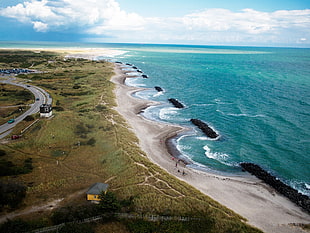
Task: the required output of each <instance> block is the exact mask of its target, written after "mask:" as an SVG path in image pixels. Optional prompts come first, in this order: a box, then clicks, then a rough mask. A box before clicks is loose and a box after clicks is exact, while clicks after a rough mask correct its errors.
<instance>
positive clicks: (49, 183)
mask: <svg viewBox="0 0 310 233" xmlns="http://www.w3.org/2000/svg"><path fill="white" fill-rule="evenodd" d="M0 66H1V67H4V68H20V67H26V68H28V67H30V66H31V67H32V69H37V70H40V71H43V72H42V73H40V74H28V75H21V77H22V78H27V79H29V80H32V84H33V85H37V86H41V87H43V88H45V89H46V90H47V91H48V92H49V93H50V94H51V96H52V97H53V105H54V106H55V107H54V108H53V114H54V118H52V119H50V120H43V119H40V120H39V121H38V122H37V123H36V124H34V125H33V126H32V127H31V128H30V129H28V130H27V131H26V132H25V134H24V135H23V137H22V138H21V139H19V140H16V141H11V142H10V143H7V144H0V151H4V152H1V153H2V154H3V155H2V156H1V159H2V158H3V159H5V160H6V161H11V162H12V163H13V164H20V165H23V164H24V161H26V159H29V158H32V160H31V166H32V167H33V169H32V171H31V172H30V173H27V174H20V175H18V176H17V177H15V178H13V177H11V176H5V177H2V178H1V179H2V180H6V181H9V182H11V181H13V180H14V181H18V182H20V183H22V184H24V185H25V186H27V190H26V197H25V199H24V201H23V205H24V206H33V205H42V204H44V203H46V202H48V201H50V200H55V199H60V198H65V202H64V204H63V203H62V205H66V206H76V208H79V207H78V206H82V207H81V208H82V209H83V211H79V212H86V213H87V208H88V207H85V205H83V203H85V191H84V192H83V190H86V189H87V188H88V187H90V186H91V185H92V184H93V183H95V182H104V183H108V184H109V187H110V188H109V190H110V191H112V192H113V193H115V197H116V198H117V199H118V200H131V201H130V208H128V209H126V211H129V210H130V211H133V212H136V213H152V214H160V215H177V216H179V215H180V216H183V215H184V216H197V215H198V216H204V218H203V219H204V220H203V222H200V223H199V224H198V225H199V226H201V227H203V226H205V227H206V229H207V230H203V231H198V230H197V231H196V230H195V231H194V229H196V228H197V229H198V228H199V226H193V225H191V224H192V223H181V222H179V223H177V222H171V223H170V224H171V225H172V226H173V227H169V224H168V223H161V222H158V223H157V222H155V223H149V222H147V223H146V222H143V221H138V220H132V221H118V220H111V221H112V222H111V221H109V222H106V223H100V224H97V225H96V226H95V227H94V229H95V231H96V232H100V231H101V232H109V230H111V231H110V232H113V229H117V231H118V232H142V230H144V229H149V231H148V232H155V231H154V229H155V228H157V227H158V229H160V230H158V231H156V232H175V231H172V230H173V229H172V228H175V229H178V230H180V231H179V232H260V231H259V230H257V229H255V228H252V227H250V226H248V225H247V224H245V223H244V219H243V218H242V217H241V216H239V215H237V214H235V213H234V212H232V211H231V210H229V209H227V208H225V207H223V206H222V205H220V204H219V203H217V202H215V201H213V200H212V199H211V198H209V197H207V196H205V195H203V194H202V193H200V192H198V191H197V190H195V189H194V188H193V187H191V186H190V185H188V184H186V183H184V182H182V181H180V180H178V179H176V178H174V177H173V176H171V175H170V174H168V173H167V172H165V171H164V170H162V169H161V168H159V167H158V166H157V165H155V164H153V163H151V162H150V161H149V160H148V159H147V156H146V155H145V154H144V152H142V151H141V149H140V148H139V146H138V139H137V138H136V136H135V135H134V134H133V133H132V132H131V131H130V130H129V129H128V126H127V125H126V122H125V120H124V119H123V118H122V117H121V116H120V115H119V114H118V113H117V112H116V111H115V110H114V107H115V100H114V94H113V89H114V85H113V84H112V83H111V82H110V78H111V76H112V75H113V69H112V66H111V64H109V63H107V62H104V61H88V60H84V59H64V57H63V56H61V55H59V54H58V55H57V54H55V53H50V52H41V53H32V52H29V51H19V52H10V51H0ZM73 87H75V88H73ZM33 117H34V119H36V118H37V116H36V115H35V116H33ZM32 122H33V121H23V122H22V123H20V124H18V126H17V127H16V128H15V129H14V131H15V132H13V133H14V134H19V132H20V131H21V130H22V129H24V128H25V126H26V125H29V124H30V123H32ZM62 152H64V153H62ZM23 166H25V167H28V168H30V165H29V164H28V165H27V166H26V165H25V164H24V165H23ZM132 197H134V198H132ZM60 210H61V209H60ZM58 211H59V210H55V212H54V215H53V214H52V215H50V213H49V212H46V213H45V215H44V214H40V217H42V216H43V217H45V218H48V219H53V223H56V222H58V221H55V215H57V214H56V213H58ZM73 212H74V211H72V213H73ZM36 217H38V216H36V215H33V216H27V218H28V219H33V218H36ZM59 219H61V218H60V217H59ZM68 220H69V219H68ZM146 225H147V226H146ZM71 227H72V226H71ZM145 227H150V228H145ZM195 227H196V228H195ZM152 229H153V230H152Z"/></svg>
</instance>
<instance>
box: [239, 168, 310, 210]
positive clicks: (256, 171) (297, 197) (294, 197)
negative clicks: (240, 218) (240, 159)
mask: <svg viewBox="0 0 310 233" xmlns="http://www.w3.org/2000/svg"><path fill="white" fill-rule="evenodd" d="M240 166H241V167H242V168H243V169H245V170H246V171H248V172H249V173H251V174H252V175H254V176H256V177H257V178H259V179H261V180H263V181H264V182H265V183H266V184H268V185H270V186H271V187H273V188H274V189H275V190H276V191H278V192H279V193H281V194H282V195H284V196H285V197H287V198H288V199H290V200H291V201H292V202H294V203H295V204H296V205H298V206H300V207H302V208H303V209H304V210H306V211H307V212H309V213H310V198H309V197H308V196H306V195H304V194H301V193H299V192H298V191H297V190H296V189H294V188H292V187H290V186H289V185H287V184H284V183H283V182H282V181H280V180H279V179H277V178H276V177H274V176H273V175H271V174H270V173H268V172H267V171H265V170H264V169H262V168H261V167H260V166H259V165H257V164H254V163H241V164H240Z"/></svg>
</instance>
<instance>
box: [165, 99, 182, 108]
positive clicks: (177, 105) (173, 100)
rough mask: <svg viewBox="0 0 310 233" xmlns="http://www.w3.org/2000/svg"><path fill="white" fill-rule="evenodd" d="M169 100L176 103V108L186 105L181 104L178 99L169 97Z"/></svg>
mask: <svg viewBox="0 0 310 233" xmlns="http://www.w3.org/2000/svg"><path fill="white" fill-rule="evenodd" d="M168 101H169V102H170V103H172V104H173V105H174V107H176V108H184V105H183V104H181V103H180V102H179V101H178V100H177V99H173V98H170V99H168Z"/></svg>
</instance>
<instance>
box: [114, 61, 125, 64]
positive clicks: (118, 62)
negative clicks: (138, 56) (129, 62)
mask: <svg viewBox="0 0 310 233" xmlns="http://www.w3.org/2000/svg"><path fill="white" fill-rule="evenodd" d="M115 63H117V64H123V63H122V62H120V61H116V62H115Z"/></svg>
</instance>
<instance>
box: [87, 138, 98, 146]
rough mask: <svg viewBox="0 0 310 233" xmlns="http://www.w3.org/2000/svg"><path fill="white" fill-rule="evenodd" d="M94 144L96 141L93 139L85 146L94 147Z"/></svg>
mask: <svg viewBox="0 0 310 233" xmlns="http://www.w3.org/2000/svg"><path fill="white" fill-rule="evenodd" d="M95 143H96V139H94V138H91V139H89V140H88V141H87V142H86V144H87V145H89V146H93V145H95Z"/></svg>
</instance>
